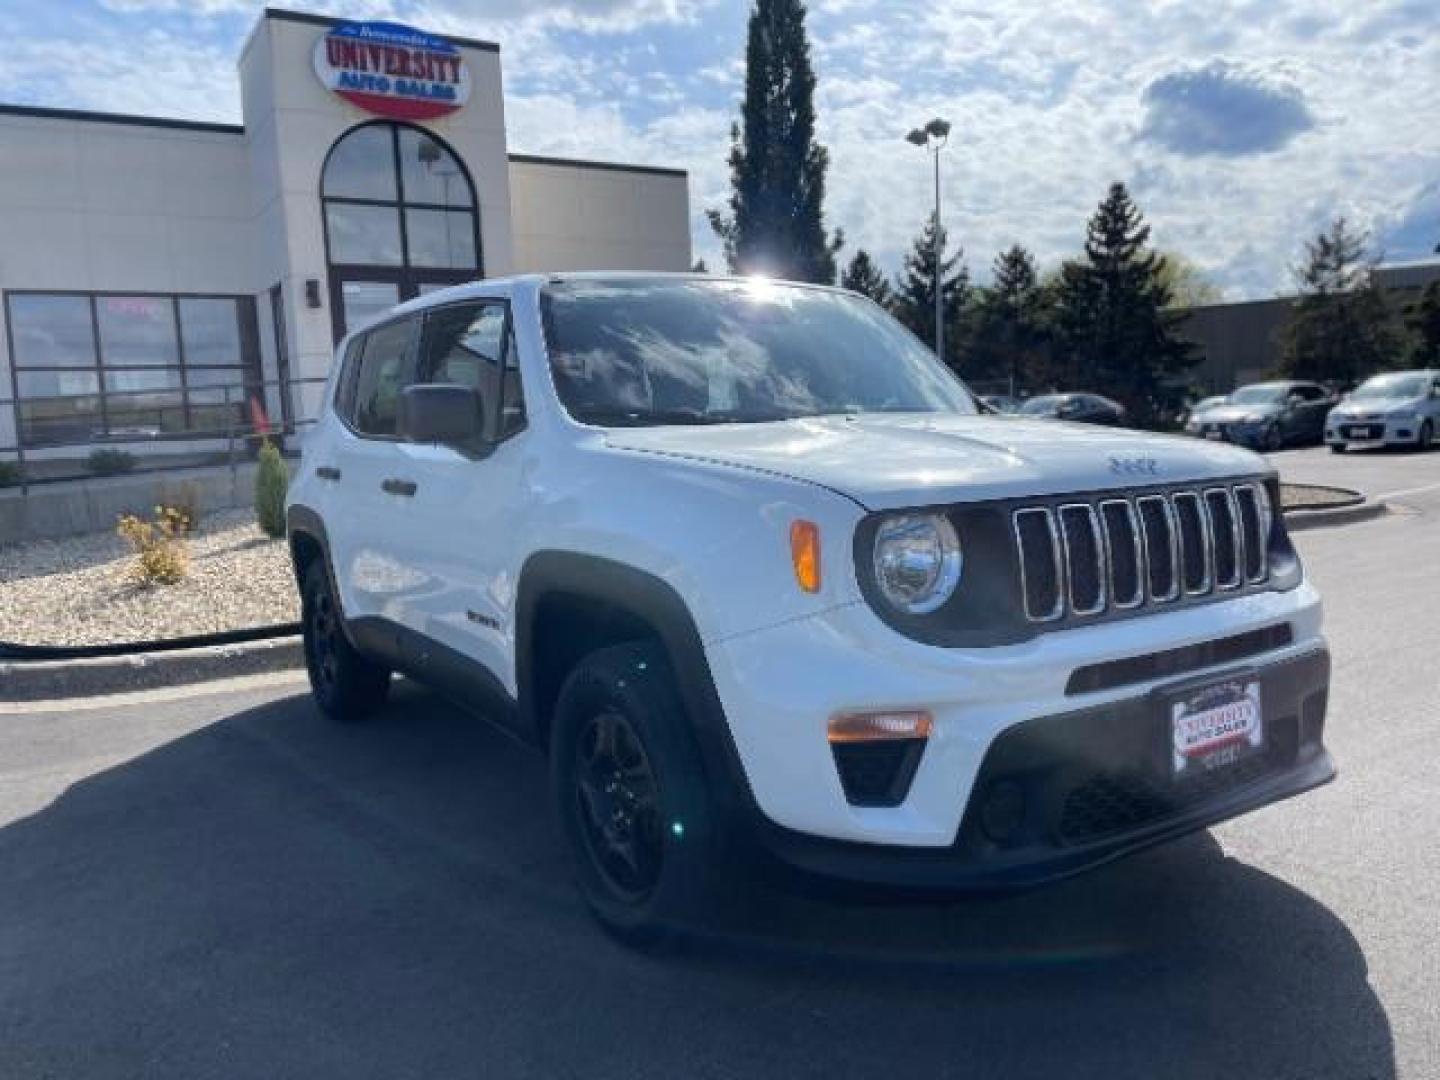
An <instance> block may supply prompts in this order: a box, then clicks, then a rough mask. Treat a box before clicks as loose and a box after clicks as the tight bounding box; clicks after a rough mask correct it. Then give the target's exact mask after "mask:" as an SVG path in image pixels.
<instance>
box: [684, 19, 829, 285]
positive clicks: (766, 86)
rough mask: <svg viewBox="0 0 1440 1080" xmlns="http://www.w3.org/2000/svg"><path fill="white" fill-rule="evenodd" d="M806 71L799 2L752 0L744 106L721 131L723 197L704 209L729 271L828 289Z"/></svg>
mask: <svg viewBox="0 0 1440 1080" xmlns="http://www.w3.org/2000/svg"><path fill="white" fill-rule="evenodd" d="M814 96H815V72H814V69H813V68H812V67H811V66H810V42H809V39H808V37H807V36H806V32H805V5H804V3H802V0H756V4H755V7H754V9H753V10H752V11H751V13H750V27H749V35H748V39H747V42H746V46H745V103H744V105H743V106H742V109H741V123H739V124H736V125H734V126H733V127H732V128H731V131H730V186H731V193H730V201H729V209H728V211H726V212H721V211H718V210H711V211H710V212H709V217H710V224H711V227H712V228H714V230H715V232H716V235H718V236H719V237H720V239H721V240H722V241H724V244H725V258H726V260H727V261H728V262H729V264H730V270H731V272H732V273H742V274H749V273H764V274H767V275H769V276H771V277H777V278H788V279H792V280H795V281H810V282H816V283H819V284H822V285H829V284H832V283H833V282H834V281H835V255H836V252H838V251H839V250H840V247H841V245H842V244H843V242H844V241H843V237H842V235H841V234H840V233H839V232H838V231H837V232H836V233H835V235H834V236H833V237H831V236H830V234H829V233H828V232H827V231H826V229H825V216H824V202H825V170H826V169H827V167H828V166H829V163H830V156H829V153H828V152H827V151H826V149H825V147H823V146H821V145H820V144H819V143H817V142H816V141H815V102H814Z"/></svg>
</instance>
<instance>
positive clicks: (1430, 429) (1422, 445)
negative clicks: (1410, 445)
mask: <svg viewBox="0 0 1440 1080" xmlns="http://www.w3.org/2000/svg"><path fill="white" fill-rule="evenodd" d="M1434 442H1435V425H1434V424H1433V423H1431V422H1430V421H1429V420H1426V421H1425V422H1424V423H1423V424H1421V425H1420V438H1419V439H1418V440H1417V441H1416V443H1415V449H1416V450H1418V451H1420V453H1422V454H1423V453H1425V452H1426V451H1428V450H1429V449H1430V446H1431V444H1433V443H1434Z"/></svg>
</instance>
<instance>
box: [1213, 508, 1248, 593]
mask: <svg viewBox="0 0 1440 1080" xmlns="http://www.w3.org/2000/svg"><path fill="white" fill-rule="evenodd" d="M1205 509H1206V511H1207V512H1208V513H1209V515H1210V539H1211V545H1212V550H1213V552H1214V564H1213V570H1214V576H1215V587H1216V588H1217V589H1237V588H1239V587H1240V582H1241V574H1242V569H1241V562H1242V558H1243V557H1242V555H1241V552H1240V544H1241V539H1240V515H1239V514H1238V513H1236V511H1235V503H1234V501H1233V496H1232V495H1231V494H1230V489H1229V488H1210V489H1208V490H1207V491H1206V492H1205Z"/></svg>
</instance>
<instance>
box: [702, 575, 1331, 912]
mask: <svg viewBox="0 0 1440 1080" xmlns="http://www.w3.org/2000/svg"><path fill="white" fill-rule="evenodd" d="M1319 624H1320V603H1319V598H1318V596H1317V595H1316V593H1315V592H1314V590H1313V588H1312V587H1311V586H1310V585H1309V584H1308V583H1304V584H1302V585H1300V586H1299V587H1297V588H1295V589H1292V590H1290V591H1288V592H1273V593H1258V594H1254V595H1251V596H1246V597H1241V598H1237V599H1235V600H1231V601H1228V602H1225V603H1220V604H1213V605H1209V606H1206V607H1201V608H1195V609H1190V610H1184V609H1177V610H1174V611H1170V612H1166V613H1162V614H1155V615H1152V616H1148V617H1145V618H1137V619H1133V620H1128V621H1123V622H1117V623H1113V624H1109V625H1106V626H1088V627H1078V628H1075V629H1073V630H1064V631H1057V632H1054V633H1050V634H1046V635H1042V636H1041V637H1039V638H1037V639H1036V640H1034V641H1031V642H1027V643H1025V644H1022V645H1015V646H1004V647H997V648H988V649H945V648H937V647H932V646H924V645H919V644H916V643H914V642H910V641H907V640H903V639H901V638H900V637H899V635H896V634H894V633H893V632H891V631H890V630H889V629H888V628H887V627H884V626H883V625H882V624H880V623H879V621H878V619H876V617H875V616H874V615H873V613H871V612H870V611H869V609H868V608H867V607H865V606H864V605H847V606H846V607H844V608H839V609H835V610H832V611H831V612H828V613H826V614H824V615H821V616H816V617H814V618H811V619H806V620H800V621H798V622H792V623H788V624H785V625H783V626H779V627H773V628H771V629H769V630H765V631H757V632H755V633H753V634H747V635H742V636H740V637H738V638H733V639H729V640H726V641H722V642H718V643H712V644H711V645H709V646H707V648H706V652H707V654H708V655H707V660H708V662H709V667H710V670H711V673H712V674H713V677H714V683H715V688H716V691H717V694H718V699H719V700H718V702H717V704H718V705H719V706H720V707H721V708H722V709H723V715H724V721H723V726H724V728H725V729H726V735H727V738H726V740H725V741H726V742H727V743H729V746H728V747H727V749H728V751H729V755H728V756H729V757H730V758H731V759H732V761H733V764H734V769H733V774H734V776H735V777H736V778H737V780H736V786H737V787H739V788H740V789H741V791H740V795H741V797H740V798H738V799H735V800H732V801H733V802H735V803H736V804H739V805H741V806H743V807H744V808H745V809H746V810H747V811H748V814H747V815H746V820H745V821H744V822H742V824H744V825H748V826H751V827H750V828H748V829H747V830H746V831H748V832H750V833H752V834H754V835H755V836H756V837H758V838H759V840H760V841H761V845H762V846H763V847H764V848H766V849H768V850H769V851H770V852H771V853H772V854H774V855H776V856H778V857H779V858H780V859H781V860H782V861H784V862H787V863H791V864H793V865H796V866H799V867H802V868H804V869H810V870H815V871H817V872H821V873H825V874H829V875H833V876H840V877H850V878H859V879H862V880H873V881H882V882H896V883H900V882H910V883H916V884H925V883H933V884H952V885H961V886H971V885H979V884H983V883H986V882H990V883H996V884H1024V883H1026V882H1029V881H1039V880H1044V879H1046V878H1049V877H1055V876H1058V875H1063V874H1066V873H1071V872H1074V871H1075V870H1078V869H1081V868H1083V867H1085V866H1089V865H1092V864H1094V863H1097V862H1101V861H1104V860H1105V859H1108V858H1113V857H1114V856H1116V855H1118V854H1122V853H1124V852H1125V851H1129V850H1132V849H1134V848H1137V847H1142V846H1145V845H1146V844H1150V843H1154V842H1156V841H1158V840H1163V839H1165V838H1167V837H1169V836H1172V835H1177V834H1179V833H1182V832H1185V831H1189V830H1191V829H1195V828H1201V827H1204V826H1205V825H1208V824H1211V823H1213V822H1215V821H1219V820H1223V819H1224V818H1226V817H1230V816H1233V815H1235V814H1238V813H1242V812H1244V811H1246V810H1249V809H1252V808H1254V807H1256V806H1260V805H1263V804H1265V803H1267V802H1271V801H1274V800H1275V799H1278V798H1283V797H1286V796H1288V795H1291V794H1295V793H1298V792H1300V791H1303V790H1305V789H1307V788H1309V787H1313V786H1315V785H1317V784H1320V783H1323V782H1325V780H1327V779H1329V778H1330V776H1331V775H1333V767H1332V766H1331V764H1330V762H1329V758H1328V757H1327V756H1325V752H1324V749H1323V746H1322V744H1321V742H1320V734H1321V730H1322V726H1323V716H1324V695H1325V691H1326V688H1327V686H1328V679H1329V664H1328V656H1327V654H1326V652H1325V647H1324V641H1323V639H1322V638H1321V637H1320V633H1319ZM1277 626H1283V627H1284V628H1286V629H1287V637H1288V640H1289V644H1286V645H1283V646H1281V647H1278V648H1275V649H1272V650H1269V651H1266V652H1264V653H1263V654H1261V655H1256V656H1252V657H1250V658H1248V659H1245V660H1243V661H1238V662H1236V663H1215V664H1212V665H1210V666H1207V667H1204V668H1201V669H1194V668H1191V669H1187V673H1186V674H1185V675H1184V676H1183V677H1179V676H1172V677H1170V678H1156V679H1151V680H1149V681H1144V680H1143V679H1142V678H1136V679H1133V680H1130V681H1128V682H1127V683H1125V684H1124V685H1120V686H1116V687H1113V688H1109V689H1104V690H1095V691H1090V690H1087V689H1085V688H1083V687H1081V688H1078V689H1077V686H1076V685H1075V684H1074V683H1073V681H1072V677H1073V676H1074V675H1075V674H1076V672H1077V671H1078V670H1080V669H1082V668H1086V667H1088V666H1092V665H1096V664H1104V663H1106V662H1107V661H1127V660H1130V659H1133V658H1144V657H1150V656H1153V655H1154V654H1157V653H1161V652H1164V651H1167V650H1183V649H1187V648H1193V647H1197V646H1199V647H1203V646H1204V645H1205V644H1206V643H1211V642H1215V641H1217V640H1219V639H1225V638H1227V637H1229V636H1231V635H1236V634H1246V633H1252V632H1258V631H1261V630H1263V629H1265V628H1274V627H1277ZM1236 667H1240V668H1243V669H1245V670H1248V671H1252V672H1255V673H1256V674H1257V675H1258V676H1259V677H1260V679H1261V680H1262V684H1263V685H1264V686H1265V690H1264V693H1265V694H1266V695H1267V700H1266V710H1265V715H1266V719H1267V726H1268V725H1269V722H1270V719H1271V718H1272V717H1273V718H1274V720H1275V724H1276V728H1275V730H1276V731H1277V732H1279V733H1280V734H1279V735H1277V740H1276V742H1275V744H1274V745H1275V746H1277V747H1279V748H1280V750H1279V751H1277V752H1281V757H1280V758H1278V759H1276V760H1275V761H1274V762H1273V767H1267V768H1266V769H1265V770H1264V771H1263V774H1260V775H1255V776H1251V777H1247V778H1246V779H1245V782H1244V783H1241V784H1239V785H1237V786H1235V787H1234V788H1226V789H1225V790H1217V791H1214V792H1212V793H1209V794H1207V796H1206V797H1205V798H1202V799H1199V800H1194V801H1185V802H1184V803H1183V805H1181V804H1180V803H1176V804H1175V805H1173V806H1166V807H1164V808H1163V812H1161V813H1158V814H1155V815H1151V816H1150V817H1145V818H1143V819H1137V820H1134V821H1121V822H1119V823H1118V825H1115V826H1114V827H1110V826H1106V827H1104V828H1101V829H1100V830H1099V831H1098V832H1094V833H1091V834H1088V835H1082V834H1081V833H1079V832H1077V831H1076V830H1075V829H1074V828H1069V827H1065V826H1063V825H1062V821H1063V815H1064V810H1063V806H1064V803H1065V802H1066V800H1068V799H1069V798H1070V793H1071V792H1072V789H1074V788H1076V787H1077V786H1079V784H1078V783H1077V782H1076V781H1075V777H1076V775H1077V774H1076V773H1075V769H1076V768H1078V767H1080V766H1082V765H1087V766H1090V767H1091V771H1092V773H1098V774H1106V775H1109V774H1115V775H1116V776H1119V777H1121V778H1122V780H1123V779H1129V780H1134V779H1135V773H1136V770H1137V765H1136V762H1137V761H1138V760H1139V756H1137V755H1142V756H1143V754H1145V753H1150V752H1152V751H1153V749H1154V743H1153V742H1152V741H1150V740H1152V739H1153V738H1154V733H1155V730H1156V727H1155V725H1156V724H1158V722H1159V721H1158V720H1153V719H1146V718H1147V717H1150V716H1158V715H1159V712H1158V710H1157V709H1155V708H1154V707H1153V702H1154V695H1155V694H1156V692H1157V691H1164V690H1167V689H1169V688H1171V687H1173V686H1174V685H1175V683H1176V682H1177V679H1178V681H1180V682H1182V683H1189V682H1191V681H1193V680H1194V679H1195V678H1200V679H1201V680H1202V681H1204V679H1206V678H1210V679H1215V678H1218V677H1221V676H1223V675H1225V674H1227V673H1229V672H1230V671H1232V670H1234V669H1235V668H1236ZM1272 698H1273V700H1272ZM1307 703H1308V704H1307ZM880 708H925V709H928V710H929V711H930V712H931V713H932V715H933V717H934V731H933V734H932V736H931V738H930V740H929V743H928V745H927V746H926V747H925V750H924V754H923V756H922V757H921V759H920V762H919V766H918V768H917V769H916V771H915V774H914V778H913V781H911V783H910V785H909V787H908V791H907V792H906V794H905V797H904V799H903V801H901V802H900V803H899V805H895V806H885V807H880V806H858V805H853V804H852V803H851V802H850V801H849V800H848V799H847V797H846V793H845V790H844V787H843V785H842V782H841V779H840V776H839V774H838V772H837V769H836V763H835V760H834V758H833V756H832V753H831V749H830V747H829V745H828V743H827V741H826V738H825V728H826V723H827V720H828V718H829V717H830V716H832V715H834V714H835V713H837V712H845V711H858V710H866V709H880ZM1306 710H1308V712H1307V711H1306ZM1302 714H1303V715H1302ZM1126 717H1128V718H1129V719H1124V718H1126ZM1136 717H1140V719H1135V718H1136ZM1291 717H1293V720H1292V719H1290V718H1291ZM1306 717H1308V719H1306ZM1096 718H1099V719H1096ZM1096 723H1099V724H1101V725H1102V726H1103V725H1107V724H1120V725H1121V726H1127V725H1128V727H1127V730H1129V732H1130V733H1129V734H1128V735H1125V736H1124V738H1117V737H1116V736H1115V733H1114V730H1111V731H1109V732H1108V733H1106V734H1104V735H1103V736H1101V737H1097V738H1092V739H1090V740H1089V742H1088V743H1084V740H1082V743H1083V744H1084V745H1085V749H1084V751H1083V753H1082V752H1081V751H1080V749H1079V748H1080V747H1081V745H1082V743H1071V742H1068V741H1067V740H1071V739H1076V738H1080V735H1079V733H1082V732H1084V731H1086V730H1088V726H1089V725H1091V724H1096ZM1147 724H1149V725H1150V726H1149V727H1148V728H1147V726H1146V725H1147ZM1287 730H1293V733H1294V737H1293V738H1291V737H1290V736H1289V735H1287V734H1284V732H1286V731H1287ZM1041 731H1043V732H1045V733H1048V734H1047V738H1046V739H1045V740H1042V742H1041V744H1040V745H1041V751H1040V752H1039V757H1038V758H1032V759H1028V760H1029V763H1028V764H1026V765H1025V766H1024V768H1023V770H1022V771H1025V772H1027V775H1030V776H1032V777H1033V776H1039V775H1041V774H1044V775H1045V776H1046V777H1048V779H1047V780H1046V781H1045V782H1044V783H1043V784H1041V785H1040V787H1037V788H1035V789H1034V790H1033V791H1031V792H1029V793H1028V794H1027V795H1026V797H1025V800H1024V802H1025V806H1026V819H1025V826H1024V829H1023V830H1022V831H1021V832H1020V833H1017V834H1016V837H1019V838H1020V839H1018V840H1017V839H1016V837H1007V838H1006V841H1005V842H1004V843H997V842H996V841H995V840H994V839H993V838H991V837H988V836H987V834H986V833H985V831H984V830H983V828H981V825H980V824H979V822H980V821H981V819H980V818H979V817H976V816H975V815H977V814H980V813H981V810H980V809H978V808H979V807H981V806H982V802H983V799H984V797H985V792H986V791H987V789H988V785H989V784H990V783H991V782H992V781H993V780H994V779H995V778H996V777H998V776H999V775H1000V774H999V773H998V772H996V770H998V769H1001V768H1003V767H1007V766H1006V762H1007V760H1008V759H1007V757H1006V756H1005V755H1009V754H1011V753H1013V752H1014V751H1013V750H1012V749H1007V747H1013V746H1015V745H1017V742H1016V741H1017V740H1020V739H1023V740H1026V741H1027V742H1028V741H1029V740H1030V739H1031V737H1032V736H1034V735H1035V734H1036V733H1037V732H1041ZM1137 732H1138V733H1137ZM1147 732H1148V734H1147ZM1067 733H1069V734H1067ZM1287 739H1288V740H1289V741H1288V742H1286V741H1285V740H1287ZM1067 746H1068V747H1069V750H1066V747H1067ZM1046 747H1049V748H1050V750H1049V753H1050V755H1051V757H1052V758H1053V760H1051V761H1049V762H1046V761H1045V760H1043V759H1044V758H1045V757H1046V750H1045V748H1046ZM1287 747H1290V748H1293V751H1294V753H1293V754H1290V753H1289V750H1288V749H1286V748H1287ZM1286 755H1289V756H1286ZM1141 773H1142V776H1141V779H1143V778H1144V777H1143V770H1141ZM1091 778H1092V779H1093V778H1094V777H1091ZM1031 782H1032V781H1029V780H1027V781H1026V783H1027V784H1029V783H1031ZM1117 782H1119V781H1117ZM1057 814H1058V815H1060V816H1058V817H1057ZM1072 814H1073V811H1072ZM1031 815H1034V816H1033V817H1032V816H1031ZM977 830H979V831H977Z"/></svg>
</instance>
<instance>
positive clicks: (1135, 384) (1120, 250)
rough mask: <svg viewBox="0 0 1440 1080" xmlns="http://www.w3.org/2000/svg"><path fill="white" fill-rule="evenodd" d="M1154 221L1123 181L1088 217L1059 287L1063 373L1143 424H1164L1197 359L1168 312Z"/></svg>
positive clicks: (1181, 318)
mask: <svg viewBox="0 0 1440 1080" xmlns="http://www.w3.org/2000/svg"><path fill="white" fill-rule="evenodd" d="M1149 241H1150V226H1148V225H1146V224H1145V217H1144V215H1143V214H1141V212H1140V209H1139V207H1137V206H1136V205H1135V203H1134V201H1133V200H1132V199H1131V198H1130V193H1129V192H1128V191H1126V190H1125V185H1124V184H1119V183H1116V184H1111V185H1110V191H1109V193H1108V194H1107V195H1106V196H1105V198H1104V200H1103V201H1102V202H1101V203H1100V206H1099V208H1098V209H1097V210H1096V211H1095V213H1094V214H1093V215H1092V216H1091V218H1090V222H1089V225H1088V227H1087V230H1086V237H1085V254H1084V257H1083V258H1081V259H1076V260H1073V261H1071V262H1067V263H1066V264H1065V265H1064V266H1063V267H1062V268H1061V272H1060V281H1059V284H1058V286H1057V289H1056V307H1057V310H1056V325H1057V330H1058V335H1059V338H1060V341H1061V343H1062V347H1063V352H1064V358H1065V368H1064V370H1065V373H1066V375H1068V377H1069V380H1072V381H1073V382H1074V383H1075V384H1077V385H1078V384H1079V383H1080V382H1082V381H1083V383H1084V385H1085V386H1086V387H1087V388H1089V389H1094V390H1098V391H1100V392H1101V393H1104V394H1109V395H1110V396H1111V397H1114V398H1116V399H1117V400H1119V401H1120V402H1121V403H1122V404H1124V406H1125V407H1126V409H1128V410H1129V412H1130V415H1131V417H1132V418H1133V419H1134V420H1136V421H1137V422H1138V423H1141V424H1146V425H1154V424H1158V423H1161V422H1162V421H1163V420H1164V418H1165V417H1166V416H1167V414H1169V413H1171V412H1172V411H1173V410H1175V409H1176V408H1178V407H1179V405H1180V398H1181V396H1182V394H1183V387H1182V386H1181V385H1180V378H1179V376H1180V375H1181V373H1183V372H1184V371H1185V370H1186V369H1187V368H1189V367H1191V366H1193V365H1194V364H1195V363H1196V362H1197V359H1198V358H1197V357H1195V356H1194V355H1193V353H1194V349H1195V346H1194V345H1193V344H1191V343H1190V342H1188V341H1186V340H1184V338H1182V337H1181V336H1180V326H1181V324H1182V323H1183V321H1184V318H1185V316H1184V315H1183V314H1181V313H1178V312H1175V311H1172V310H1169V309H1170V307H1171V300H1172V298H1171V294H1170V290H1169V288H1168V286H1167V285H1166V284H1165V274H1166V269H1165V259H1164V257H1163V256H1161V255H1158V254H1156V253H1155V252H1153V251H1150V250H1147V247H1146V245H1147V244H1148V243H1149Z"/></svg>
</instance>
